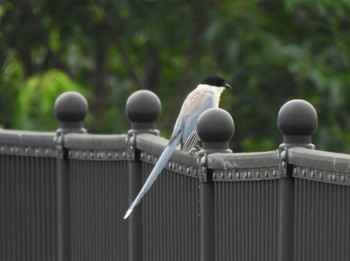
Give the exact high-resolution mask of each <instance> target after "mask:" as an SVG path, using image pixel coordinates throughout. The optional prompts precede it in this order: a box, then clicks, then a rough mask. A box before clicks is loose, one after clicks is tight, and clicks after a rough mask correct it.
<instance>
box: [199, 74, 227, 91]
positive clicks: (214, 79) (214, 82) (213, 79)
mask: <svg viewBox="0 0 350 261" xmlns="http://www.w3.org/2000/svg"><path fill="white" fill-rule="evenodd" d="M201 84H207V85H210V86H217V87H226V88H231V86H230V85H229V84H228V83H227V82H226V81H225V80H224V79H223V78H221V77H219V76H213V75H212V76H207V77H205V78H204V79H203V80H202V81H201Z"/></svg>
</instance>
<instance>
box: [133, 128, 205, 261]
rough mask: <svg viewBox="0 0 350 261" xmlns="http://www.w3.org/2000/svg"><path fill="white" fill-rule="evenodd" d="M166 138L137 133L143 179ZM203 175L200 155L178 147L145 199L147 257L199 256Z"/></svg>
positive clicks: (144, 235) (145, 257)
mask: <svg viewBox="0 0 350 261" xmlns="http://www.w3.org/2000/svg"><path fill="white" fill-rule="evenodd" d="M165 142H166V141H165V140H164V139H162V138H159V137H157V136H154V135H148V134H147V135H138V136H137V142H136V143H137V147H138V149H140V150H141V152H140V159H141V161H142V162H143V163H142V165H143V170H142V171H143V173H142V175H143V182H145V180H146V178H147V177H148V175H149V174H150V172H151V170H152V168H153V166H154V164H155V162H156V160H157V158H158V157H159V155H160V154H161V153H162V149H163V148H164V143H165ZM199 197H200V179H199V173H198V170H197V158H196V157H195V156H191V155H188V154H184V153H182V152H179V151H175V153H174V155H173V157H172V160H171V161H170V162H169V163H168V165H167V167H166V169H165V170H163V171H162V173H161V174H160V176H159V177H158V178H157V180H156V182H155V183H154V184H153V186H152V188H151V189H150V191H149V192H147V194H146V195H145V197H144V198H143V199H142V202H141V204H140V206H138V207H142V209H143V253H144V254H143V257H144V260H152V261H154V260H159V261H163V260H167V261H172V260H178V261H186V260H189V261H193V260H194V261H195V260H199V259H200V216H199V211H200V205H199V204H200V198H199Z"/></svg>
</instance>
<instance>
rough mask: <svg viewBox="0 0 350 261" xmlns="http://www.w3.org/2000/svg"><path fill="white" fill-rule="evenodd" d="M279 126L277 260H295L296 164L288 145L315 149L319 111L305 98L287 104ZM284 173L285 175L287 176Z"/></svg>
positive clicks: (279, 115)
mask: <svg viewBox="0 0 350 261" xmlns="http://www.w3.org/2000/svg"><path fill="white" fill-rule="evenodd" d="M277 125H278V128H279V129H280V131H281V133H282V134H283V143H282V144H281V145H280V146H279V159H280V171H281V172H282V176H284V178H282V179H281V180H280V188H279V230H278V231H279V238H278V253H277V254H278V258H277V260H283V261H293V260H294V228H295V223H294V204H295V203H294V197H295V192H294V179H293V177H292V172H293V168H292V167H293V166H291V165H288V163H287V160H288V148H291V147H305V148H309V149H314V148H315V146H314V145H313V144H312V143H311V136H312V134H313V133H314V132H315V130H316V128H317V112H316V110H315V108H314V107H313V106H312V105H311V104H310V103H308V102H306V101H304V100H291V101H289V102H287V103H285V104H284V105H283V106H282V107H281V109H280V111H279V113H278V118H277ZM283 174H284V175H283Z"/></svg>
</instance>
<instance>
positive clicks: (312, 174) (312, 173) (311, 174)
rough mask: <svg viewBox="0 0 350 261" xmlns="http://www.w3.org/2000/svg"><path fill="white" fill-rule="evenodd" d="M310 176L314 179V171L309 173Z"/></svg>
mask: <svg viewBox="0 0 350 261" xmlns="http://www.w3.org/2000/svg"><path fill="white" fill-rule="evenodd" d="M310 176H311V178H314V177H315V171H314V170H313V171H311V173H310Z"/></svg>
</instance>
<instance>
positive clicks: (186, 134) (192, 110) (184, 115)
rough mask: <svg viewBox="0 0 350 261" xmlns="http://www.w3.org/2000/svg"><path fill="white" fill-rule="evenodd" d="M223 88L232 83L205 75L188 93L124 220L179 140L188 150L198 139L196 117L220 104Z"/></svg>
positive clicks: (157, 174) (182, 148)
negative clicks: (171, 129) (152, 166)
mask: <svg viewBox="0 0 350 261" xmlns="http://www.w3.org/2000/svg"><path fill="white" fill-rule="evenodd" d="M226 88H230V89H231V86H230V85H229V84H228V83H227V82H226V81H225V80H224V79H223V78H221V77H219V76H207V77H205V78H204V79H203V80H202V81H201V82H200V83H199V84H198V86H197V87H196V88H195V89H194V90H193V91H192V92H190V93H189V94H188V96H187V97H186V99H185V100H184V102H183V104H182V107H181V110H180V113H179V115H178V117H177V120H176V122H175V125H174V129H173V132H172V135H171V137H170V139H169V143H168V145H167V146H166V147H165V149H164V151H163V152H162V154H161V156H160V157H159V159H158V161H157V163H156V165H155V166H154V168H153V170H152V171H151V174H150V175H149V177H148V178H147V180H146V182H145V183H144V185H143V187H142V189H141V191H140V192H139V194H138V195H137V197H136V198H135V200H134V201H133V202H132V204H131V205H130V207H129V209H128V210H127V211H126V213H125V216H124V219H127V218H128V217H129V215H130V214H131V213H132V211H133V209H134V208H135V207H136V206H137V205H138V204H139V203H140V201H141V199H142V197H143V196H144V195H145V194H146V192H147V191H148V190H149V189H150V187H151V186H152V184H153V183H154V181H155V180H156V179H157V177H158V176H159V174H160V173H161V171H162V170H163V168H164V167H165V166H166V164H167V163H168V161H169V159H170V157H171V155H172V154H173V153H174V151H175V149H176V147H177V146H178V145H179V143H180V145H181V146H180V149H181V151H184V152H190V151H191V150H192V149H193V148H194V146H195V145H197V143H198V141H199V136H198V134H197V121H198V118H199V116H200V115H201V114H202V113H203V112H204V111H206V110H208V109H211V108H218V107H219V102H220V96H221V93H222V92H223V91H224V90H225V89H226Z"/></svg>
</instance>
